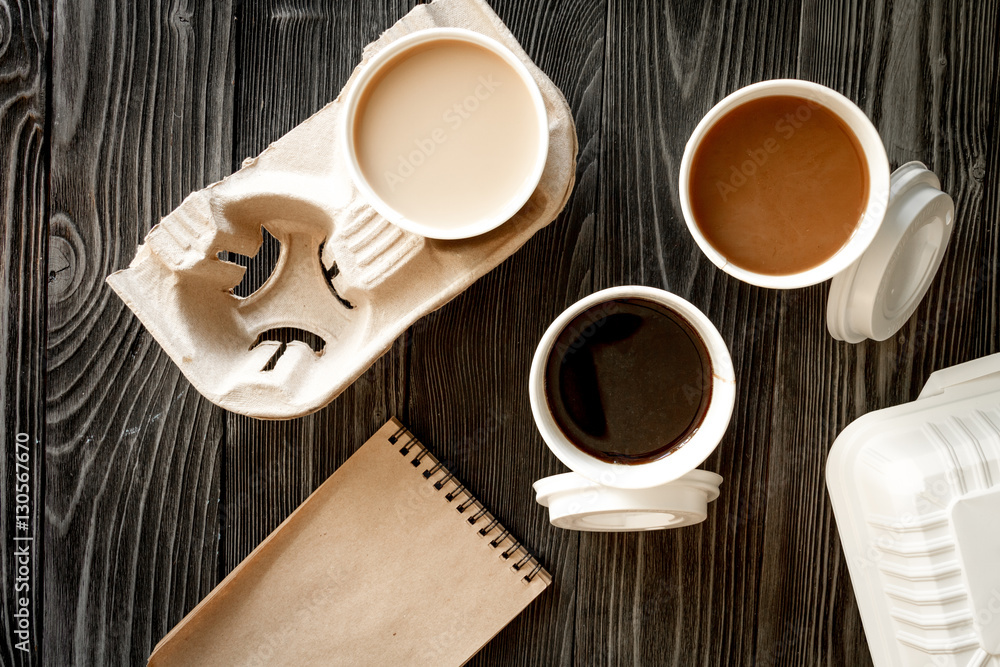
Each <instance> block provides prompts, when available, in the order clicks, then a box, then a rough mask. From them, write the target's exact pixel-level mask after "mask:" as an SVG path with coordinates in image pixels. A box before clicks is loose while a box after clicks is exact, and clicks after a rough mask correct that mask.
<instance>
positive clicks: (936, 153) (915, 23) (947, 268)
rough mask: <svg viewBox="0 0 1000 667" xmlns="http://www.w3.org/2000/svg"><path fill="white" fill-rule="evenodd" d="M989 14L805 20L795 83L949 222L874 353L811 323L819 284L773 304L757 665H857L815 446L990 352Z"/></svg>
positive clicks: (863, 658) (986, 9)
mask: <svg viewBox="0 0 1000 667" xmlns="http://www.w3.org/2000/svg"><path fill="white" fill-rule="evenodd" d="M998 11H1000V10H998V3H996V2H993V3H988V4H979V5H977V6H976V7H975V8H973V7H972V6H971V5H963V4H960V3H951V2H931V3H925V4H916V3H914V4H909V3H904V4H902V5H898V4H894V3H885V4H881V3H876V4H874V5H870V4H867V3H839V2H837V3H817V4H815V5H809V6H807V7H806V8H805V9H804V12H803V17H802V26H803V33H802V37H801V41H800V45H801V48H800V55H801V57H800V64H799V71H798V76H800V77H801V78H805V79H810V80H813V81H818V82H819V83H823V84H825V85H828V86H830V87H832V88H835V89H837V90H839V91H840V92H842V93H844V94H845V95H847V96H848V97H850V98H851V99H853V100H854V101H855V102H857V103H858V104H859V105H860V106H861V108H862V109H864V110H865V111H866V113H867V114H868V115H869V117H871V118H872V119H873V121H874V122H875V124H876V126H877V127H878V129H879V132H880V134H881V135H882V138H883V141H884V143H885V145H886V151H887V153H888V155H889V160H890V163H891V164H892V166H893V167H896V166H898V165H900V164H902V163H904V162H908V161H910V160H920V161H922V162H924V163H925V164H927V165H928V166H929V167H930V168H931V169H933V170H934V171H935V172H936V173H937V174H938V175H939V176H940V177H941V180H942V184H943V187H944V189H945V190H946V191H947V192H949V193H951V194H952V196H953V197H954V199H955V206H956V212H957V218H956V228H955V231H954V235H953V236H952V240H951V245H950V247H949V249H948V254H947V256H946V257H945V260H944V263H943V265H942V267H941V270H940V272H939V274H938V276H937V278H936V279H935V281H934V284H933V286H932V288H931V290H930V293H929V294H928V295H927V297H926V299H925V301H924V302H923V304H922V305H921V306H920V308H919V309H918V311H917V313H916V314H915V316H914V317H913V318H912V319H911V320H910V322H909V323H907V324H906V325H905V326H904V328H903V330H902V331H901V332H900V333H899V334H898V335H897V336H895V337H893V338H890V339H889V340H887V341H885V342H882V343H875V342H872V341H869V342H866V343H864V344H860V345H849V344H846V343H838V342H836V341H834V340H833V339H832V338H831V337H830V336H829V335H828V334H827V332H826V326H825V317H826V298H827V294H828V291H829V290H828V287H827V286H825V285H823V286H817V287H813V288H810V289H806V290H798V291H796V292H795V293H791V294H789V295H788V296H787V297H786V298H785V299H784V300H783V307H782V310H781V313H780V318H779V320H778V329H779V332H780V334H779V338H778V347H777V348H776V350H775V356H776V357H777V358H778V359H779V368H778V386H777V390H776V394H775V403H774V412H773V418H772V423H771V438H772V443H771V456H770V459H769V467H768V475H767V487H768V489H767V492H768V497H767V514H766V518H765V538H764V544H763V549H762V557H763V558H764V560H765V562H767V563H768V567H767V568H766V569H765V570H764V573H763V576H762V581H761V592H760V595H761V602H760V606H761V609H762V610H765V611H766V613H763V614H762V615H761V621H760V623H759V626H758V647H757V659H758V661H759V662H760V663H761V664H781V665H801V664H832V665H842V664H849V665H864V664H870V663H871V657H870V654H869V652H868V650H867V644H866V642H865V639H864V635H863V631H862V628H861V619H860V616H859V614H858V611H857V607H856V602H855V598H854V595H853V592H852V590H851V583H850V578H849V575H848V572H847V564H846V562H845V560H844V555H843V552H842V550H841V548H840V543H839V539H838V537H837V533H836V526H835V523H834V520H833V514H832V510H831V508H830V502H829V499H828V498H829V496H828V494H827V492H826V488H825V478H824V471H825V467H826V457H827V454H828V452H829V449H830V446H831V445H832V444H833V441H834V440H835V439H836V437H837V435H838V434H839V433H840V431H841V430H843V428H844V427H845V426H846V425H847V424H848V423H850V422H851V421H853V420H854V419H856V418H857V417H859V416H861V415H862V414H864V413H866V412H869V411H872V410H878V409H882V408H885V407H889V406H893V405H897V404H900V403H904V402H907V401H912V400H914V399H915V398H916V397H917V394H918V393H919V392H920V389H921V387H922V386H923V383H924V382H925V381H926V379H927V377H928V376H929V375H930V373H932V372H933V371H935V370H937V369H939V368H944V367H946V366H951V365H953V364H957V363H960V362H962V361H967V360H969V359H973V358H976V357H980V356H983V355H985V354H989V353H992V352H996V351H998V350H1000V340H998V338H997V335H996V332H997V324H998V312H997V309H996V304H997V301H996V289H997V282H996V281H997V278H996V261H997V254H996V253H997V242H998V235H997V230H996V224H995V220H996V218H995V215H996V213H995V209H994V210H993V211H990V210H989V209H988V208H987V207H985V206H984V198H985V196H986V183H985V182H984V178H983V176H984V174H983V166H984V165H985V163H986V156H987V153H988V151H990V150H991V145H992V146H994V147H995V142H996V135H995V132H996V118H997V114H998V112H1000V109H998V108H997V106H996V88H995V86H996V79H997V66H996V63H997V58H998V55H1000V54H998V51H997V48H998V44H997V41H996V26H997V25H998ZM977 174H978V176H977ZM994 197H995V187H994ZM991 298H992V299H991Z"/></svg>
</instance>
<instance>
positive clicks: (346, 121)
mask: <svg viewBox="0 0 1000 667" xmlns="http://www.w3.org/2000/svg"><path fill="white" fill-rule="evenodd" d="M438 40H442V41H444V40H458V41H465V42H470V43H472V44H476V45H478V46H481V47H483V48H485V49H487V50H489V51H490V52H492V53H494V54H495V55H497V56H499V57H500V58H502V59H503V60H504V62H506V63H507V64H508V65H510V66H511V68H512V69H513V70H514V71H515V72H516V73H517V75H518V77H519V78H520V79H521V81H522V83H524V85H525V87H526V89H527V91H528V95H529V96H530V97H531V101H532V105H533V106H534V108H535V116H536V118H537V120H538V128H537V129H538V149H537V152H536V155H535V161H534V163H533V165H532V169H531V172H530V173H528V175H527V178H526V179H525V181H524V183H523V184H522V185H521V187H520V188H519V189H518V190H517V192H516V193H515V194H514V196H512V197H511V199H510V200H509V201H508V202H507V204H506V205H504V206H503V207H502V208H501V209H499V210H497V211H494V212H492V213H490V214H488V215H483V216H482V217H481V218H479V219H477V220H471V221H470V222H468V223H467V224H464V225H461V226H459V227H454V228H450V229H442V228H439V227H433V226H431V225H426V224H424V223H421V222H418V221H415V220H411V219H409V218H407V217H406V215H405V214H403V213H402V212H400V211H399V210H397V209H395V208H394V207H392V206H390V205H389V204H388V203H387V202H386V201H385V200H384V199H382V198H381V197H380V196H378V194H377V193H376V192H375V190H374V189H373V188H372V187H371V185H369V183H368V179H366V178H365V176H364V173H363V172H362V171H361V165H360V164H359V163H358V158H357V151H356V150H355V146H354V122H355V118H356V117H357V110H358V105H359V103H360V101H361V99H362V97H363V96H364V92H365V90H366V89H367V87H368V86H369V85H370V84H371V83H372V82H373V81H374V80H375V79H376V77H377V75H378V74H379V73H380V72H381V71H382V70H383V68H384V67H385V66H386V65H388V64H390V63H391V62H392V61H393V60H395V58H396V57H397V56H399V55H400V54H401V53H403V52H405V51H408V50H410V49H412V48H414V47H416V46H418V45H421V44H426V43H427V42H433V41H438ZM340 130H341V132H340V134H341V143H342V145H343V146H344V154H345V162H346V163H347V169H348V172H349V173H350V175H351V180H353V181H354V185H355V186H356V187H357V189H358V190H359V191H360V192H361V194H362V195H363V196H364V198H365V199H366V200H367V201H368V203H369V204H371V206H372V208H374V209H375V210H376V211H377V212H378V213H379V214H380V215H381V216H382V217H384V218H385V219H387V220H388V221H389V222H391V223H393V224H395V225H397V226H398V227H401V228H403V229H405V230H406V231H409V232H412V233H414V234H418V235H420V236H425V237H427V238H433V239H464V238H471V237H473V236H479V235H480V234H485V233H486V232H488V231H490V230H493V229H496V228H497V227H499V226H500V225H502V224H503V223H504V222H506V221H507V220H509V219H511V218H512V217H514V215H515V214H516V213H517V212H518V211H519V210H520V209H521V207H522V206H524V204H525V203H527V201H528V199H530V198H531V195H532V193H534V191H535V188H536V187H538V183H539V181H541V178H542V172H543V171H544V170H545V162H546V160H547V158H548V152H549V129H548V114H547V112H546V110H545V100H544V98H543V97H542V93H541V90H540V89H539V88H538V83H537V82H536V81H535V79H534V77H533V76H532V75H531V72H529V71H528V68H527V67H525V65H524V63H523V62H522V61H521V59H520V58H518V57H517V56H516V55H515V54H514V53H513V52H512V51H511V50H510V49H508V48H507V47H506V46H504V45H503V44H501V43H500V42H498V41H496V40H495V39H491V38H489V37H487V36H486V35H484V34H482V33H480V32H476V31H474V30H467V29H465V28H427V29H425V30H418V31H416V32H414V33H411V34H409V35H406V36H405V37H401V38H399V39H397V40H396V41H394V42H392V43H391V44H389V45H388V46H386V47H385V48H383V49H382V50H381V51H379V52H378V53H377V54H376V55H375V56H374V57H372V59H371V61H370V62H369V63H368V64H367V65H365V66H364V67H363V68H362V70H361V72H360V73H359V74H358V78H357V79H356V80H355V81H354V84H353V85H352V86H351V89H350V90H349V91H348V93H347V98H346V100H345V102H344V118H343V122H342V123H341V128H340Z"/></svg>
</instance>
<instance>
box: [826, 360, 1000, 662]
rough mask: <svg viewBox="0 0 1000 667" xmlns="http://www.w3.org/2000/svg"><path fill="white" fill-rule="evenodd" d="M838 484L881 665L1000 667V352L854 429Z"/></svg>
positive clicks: (834, 483)
mask: <svg viewBox="0 0 1000 667" xmlns="http://www.w3.org/2000/svg"><path fill="white" fill-rule="evenodd" d="M827 485H828V487H829V490H830V497H831V499H832V501H833V510H834V514H835V515H836V518H837V527H838V529H839V531H840V536H841V540H842V542H843V546H844V552H845V553H846V555H847V562H848V567H849V569H850V573H851V581H852V583H853V585H854V592H855V594H856V595H857V599H858V605H859V606H860V609H861V618H862V620H863V621H864V626H865V634H866V635H867V637H868V644H869V646H870V648H871V652H872V657H873V658H874V661H875V664H876V665H878V666H879V667H889V666H893V667H897V666H901V665H907V666H910V665H913V666H918V667H924V666H927V667H932V666H934V667H936V666H939V665H942V666H950V665H956V666H957V665H963V666H964V665H970V666H973V667H982V666H984V665H992V666H997V665H1000V354H995V355H993V356H989V357H984V358H982V359H978V360H976V361H971V362H968V363H965V364H961V365H959V366H954V367H952V368H948V369H945V370H943V371H938V372H937V373H934V374H933V375H932V376H931V377H930V379H929V380H928V382H927V384H926V385H925V387H924V389H923V391H922V392H921V394H920V396H919V398H918V399H917V400H916V401H914V402H912V403H907V404H905V405H900V406H897V407H894V408H889V409H887V410H880V411H878V412H873V413H870V414H868V415H865V416H864V417H862V418H860V419H858V420H857V421H855V422H854V423H853V424H851V425H850V426H848V427H847V428H846V429H845V430H844V432H843V433H842V434H841V435H840V437H839V438H837V441H836V442H835V443H834V445H833V449H832V450H831V452H830V458H829V460H828V462H827Z"/></svg>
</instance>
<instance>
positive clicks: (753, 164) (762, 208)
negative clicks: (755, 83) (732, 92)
mask: <svg viewBox="0 0 1000 667" xmlns="http://www.w3.org/2000/svg"><path fill="white" fill-rule="evenodd" d="M868 189H869V178H868V165H867V162H866V160H865V158H864V152H863V151H862V148H861V144H860V143H859V141H858V139H857V137H856V136H855V135H854V132H853V131H851V129H850V128H849V127H847V125H846V124H845V123H844V122H843V121H842V120H841V119H840V118H839V117H838V116H837V115H836V114H834V113H833V112H832V111H830V110H829V109H827V108H826V107H824V106H822V105H820V104H818V103H816V102H813V101H811V100H807V99H804V98H801V97H791V96H773V97H763V98H758V99H755V100H751V101H749V102H746V103H744V104H741V105H740V106H738V107H736V108H735V109H733V110H732V111H730V112H729V113H727V114H726V115H724V116H723V117H722V118H720V119H719V120H718V122H716V124H715V125H713V126H712V127H711V128H710V129H709V130H708V132H707V133H706V134H705V136H704V137H703V138H702V140H701V142H700V144H699V145H698V148H697V149H696V151H695V154H694V158H693V160H692V163H691V176H690V192H689V194H690V199H691V209H692V213H693V216H694V220H695V223H696V224H697V225H698V228H699V229H700V230H701V232H702V234H703V235H704V236H705V239H706V240H707V241H708V242H709V243H710V244H711V245H712V246H713V247H714V248H715V249H716V250H718V251H719V252H720V253H721V254H722V255H723V256H724V257H725V258H726V259H727V260H728V261H729V262H731V263H732V264H734V265H735V266H737V267H740V268H742V269H746V270H748V271H753V272H754V273H759V274H765V275H789V274H793V273H799V272H801V271H806V270H808V269H811V268H814V267H816V266H818V265H820V264H822V263H823V262H824V261H826V260H827V259H829V258H830V257H832V256H833V255H835V254H836V253H837V251H838V250H840V249H841V248H842V247H843V246H844V245H845V244H846V243H847V241H848V240H849V239H850V237H851V234H852V233H853V232H854V230H855V229H856V228H857V226H858V223H860V221H861V217H862V215H863V213H864V210H865V208H866V207H867V204H868V194H869V193H868Z"/></svg>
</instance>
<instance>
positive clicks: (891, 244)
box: [826, 162, 955, 343]
mask: <svg viewBox="0 0 1000 667" xmlns="http://www.w3.org/2000/svg"><path fill="white" fill-rule="evenodd" d="M954 217H955V204H954V202H953V201H952V199H951V197H950V196H948V194H947V193H945V192H942V191H941V182H940V181H939V180H938V177H937V176H935V175H934V173H933V172H931V171H928V169H927V167H926V166H925V165H923V164H922V163H920V162H907V163H906V164H904V165H903V166H901V167H900V168H899V169H897V170H896V171H894V172H893V174H892V178H891V180H890V186H889V205H888V207H887V209H886V213H885V218H884V220H883V221H882V225H881V227H880V228H879V231H878V234H877V235H876V236H875V238H874V239H873V240H872V242H871V245H870V246H869V247H868V249H867V250H865V252H864V254H863V255H861V258H860V259H858V260H857V261H856V262H855V263H854V264H852V265H851V266H849V267H848V268H847V269H846V270H844V271H843V272H842V273H839V274H838V275H836V276H835V277H834V278H833V281H832V283H831V285H830V300H829V303H828V305H827V311H826V322H827V327H828V328H829V330H830V334H831V335H832V336H833V337H834V338H836V339H838V340H843V341H847V342H848V343H860V342H861V341H863V340H865V339H866V338H871V339H872V340H885V339H886V338H889V337H890V336H892V335H893V334H895V333H896V332H897V331H899V329H900V328H901V327H902V326H903V324H905V323H906V321H907V320H908V319H910V316H911V315H912V314H913V311H914V310H916V309H917V306H918V305H919V304H920V301H921V300H922V299H923V298H924V294H926V293H927V289H928V288H929V287H930V284H931V281H932V280H933V279H934V276H935V274H936V273H937V270H938V267H939V266H940V265H941V259H942V257H944V253H945V250H946V249H947V248H948V240H949V239H950V238H951V230H952V228H953V227H954V225H953V224H952V222H953V221H954Z"/></svg>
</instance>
